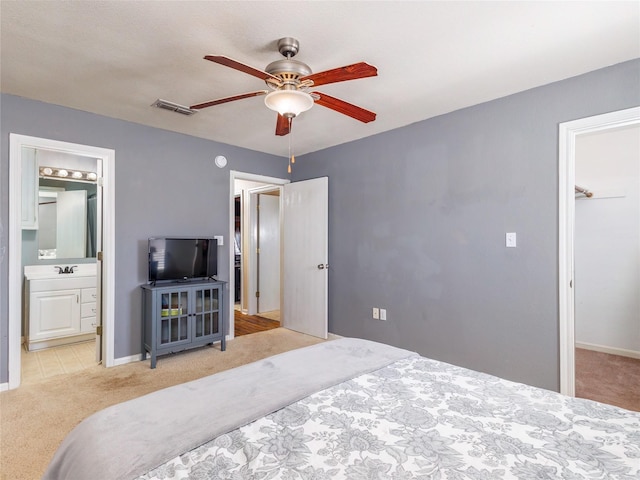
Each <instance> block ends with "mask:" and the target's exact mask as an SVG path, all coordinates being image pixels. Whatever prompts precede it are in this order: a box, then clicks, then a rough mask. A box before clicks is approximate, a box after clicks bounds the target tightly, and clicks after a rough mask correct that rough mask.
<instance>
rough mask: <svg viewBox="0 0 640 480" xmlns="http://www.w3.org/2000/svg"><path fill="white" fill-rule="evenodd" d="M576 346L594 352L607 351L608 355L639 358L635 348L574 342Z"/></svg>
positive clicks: (639, 354) (639, 353)
mask: <svg viewBox="0 0 640 480" xmlns="http://www.w3.org/2000/svg"><path fill="white" fill-rule="evenodd" d="M576 348H584V349H585V350H593V351H594V352H601V353H608V354H610V355H620V356H621V357H629V358H637V359H639V360H640V352H638V351H636V350H627V349H625V348H615V347H607V346H604V345H596V344H594V343H582V342H576Z"/></svg>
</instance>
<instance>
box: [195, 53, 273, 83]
mask: <svg viewBox="0 0 640 480" xmlns="http://www.w3.org/2000/svg"><path fill="white" fill-rule="evenodd" d="M204 58H205V60H209V61H211V62H214V63H219V64H220V65H224V66H225V67H230V68H233V69H235V70H239V71H241V72H244V73H248V74H249V75H253V76H254V77H258V78H259V79H261V80H267V79H272V80H276V81H280V79H279V78H278V77H274V76H273V75H271V74H270V73H267V72H263V71H262V70H258V69H257V68H253V67H250V66H249V65H245V64H244V63H240V62H238V61H237V60H234V59H232V58H229V57H225V56H224V55H205V57H204Z"/></svg>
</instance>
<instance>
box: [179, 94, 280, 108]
mask: <svg viewBox="0 0 640 480" xmlns="http://www.w3.org/2000/svg"><path fill="white" fill-rule="evenodd" d="M266 94H267V90H258V91H257V92H249V93H243V94H242V95H234V96H232V97H224V98H219V99H217V100H211V101H210V102H204V103H198V104H196V105H191V106H190V107H189V108H191V109H192V110H200V109H201V108H207V107H213V106H214V105H220V104H221V103H227V102H233V101H234V100H242V99H243V98H249V97H258V96H260V95H266Z"/></svg>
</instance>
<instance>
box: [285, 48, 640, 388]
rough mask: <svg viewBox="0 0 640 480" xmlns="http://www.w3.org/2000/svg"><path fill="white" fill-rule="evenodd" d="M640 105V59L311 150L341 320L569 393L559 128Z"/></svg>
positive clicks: (332, 299) (303, 166)
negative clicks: (562, 357) (509, 239)
mask: <svg viewBox="0 0 640 480" xmlns="http://www.w3.org/2000/svg"><path fill="white" fill-rule="evenodd" d="M638 105H640V61H637V60H636V61H632V62H627V63H624V64H620V65H616V66H613V67H611V68H607V69H604V70H599V71H596V72H592V73H589V74H587V75H583V76H579V77H575V78H572V79H568V80H565V81H562V82H558V83H554V84H551V85H547V86H544V87H541V88H536V89H533V90H529V91H526V92H523V93H519V94H516V95H512V96H509V97H505V98H502V99H499V100H495V101H492V102H488V103H485V104H481V105H477V106H474V107H472V108H467V109H464V110H460V111H457V112H453V113H450V114H447V115H443V116H440V117H437V118H433V119H430V120H427V121H424V122H420V123H416V124H413V125H410V126H408V127H405V128H401V129H398V130H395V131H391V132H387V133H383V134H380V135H376V136H373V137H368V138H365V139H363V140H360V141H357V142H352V143H348V144H344V145H341V146H337V147H334V148H331V149H327V150H324V151H321V152H316V153H314V154H310V155H306V156H304V157H301V158H300V159H299V160H298V161H297V162H296V165H295V169H294V173H293V174H294V179H296V180H300V179H304V178H313V177H317V176H328V177H329V203H330V204H329V232H330V233H329V264H330V266H331V268H330V270H329V330H330V331H331V332H334V333H336V334H339V335H345V336H356V337H364V338H367V339H371V340H379V341H383V342H386V343H390V344H393V345H397V346H400V347H404V348H407V349H411V350H415V351H418V352H419V353H421V354H423V355H426V356H429V357H432V358H436V359H440V360H443V361H448V362H451V363H454V364H458V365H463V366H466V367H471V368H474V369H477V370H481V371H485V372H489V373H492V374H496V375H499V376H501V377H505V378H508V379H513V380H517V381H520V382H524V383H529V384H533V385H537V386H540V387H544V388H548V389H552V390H558V389H559V350H558V348H559V340H558V329H559V324H558V246H557V242H558V226H557V223H558V193H557V192H558V124H559V123H561V122H566V121H570V120H574V119H578V118H583V117H588V116H592V115H596V114H601V113H605V112H610V111H615V110H621V109H625V108H630V107H633V106H638ZM506 232H516V233H517V235H518V237H517V241H518V246H517V248H515V249H514V248H505V233H506ZM372 307H382V308H386V309H387V318H388V320H387V321H386V322H382V321H379V320H373V319H372V318H371V317H372V315H371V308H372Z"/></svg>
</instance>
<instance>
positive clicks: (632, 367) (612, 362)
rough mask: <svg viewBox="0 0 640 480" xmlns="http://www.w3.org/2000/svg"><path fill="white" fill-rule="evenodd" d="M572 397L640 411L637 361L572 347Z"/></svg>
mask: <svg viewBox="0 0 640 480" xmlns="http://www.w3.org/2000/svg"><path fill="white" fill-rule="evenodd" d="M576 397H580V398H588V399H590V400H597V401H598V402H602V403H608V404H610V405H616V406H618V407H622V408H626V409H627V410H634V411H636V412H640V360H638V359H635V358H629V357H621V356H619V355H610V354H608V353H602V352H595V351H593V350H585V349H583V348H576Z"/></svg>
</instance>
